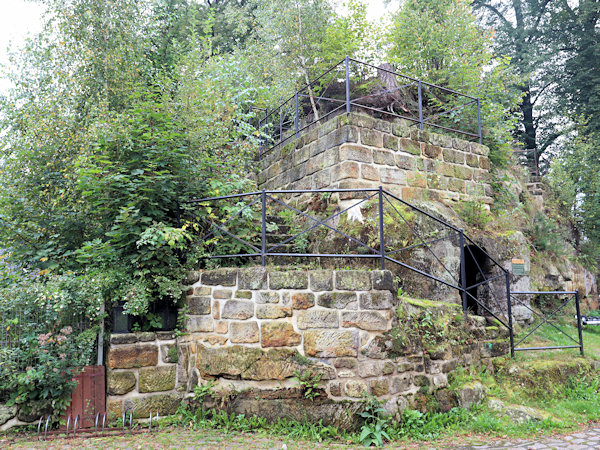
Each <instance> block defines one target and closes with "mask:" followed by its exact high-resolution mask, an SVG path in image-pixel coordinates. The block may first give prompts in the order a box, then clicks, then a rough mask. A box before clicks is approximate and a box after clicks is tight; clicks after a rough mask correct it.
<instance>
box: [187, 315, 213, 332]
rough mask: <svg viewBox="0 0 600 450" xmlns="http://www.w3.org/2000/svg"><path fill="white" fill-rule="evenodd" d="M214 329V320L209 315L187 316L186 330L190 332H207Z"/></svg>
mask: <svg viewBox="0 0 600 450" xmlns="http://www.w3.org/2000/svg"><path fill="white" fill-rule="evenodd" d="M214 329H215V321H214V319H213V318H212V317H210V316H188V319H187V324H186V331H188V332H190V333H207V332H210V331H213V330H214Z"/></svg>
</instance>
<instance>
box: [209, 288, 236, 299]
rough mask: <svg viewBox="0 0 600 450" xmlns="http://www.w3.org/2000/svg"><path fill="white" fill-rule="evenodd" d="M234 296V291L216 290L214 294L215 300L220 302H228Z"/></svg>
mask: <svg viewBox="0 0 600 450" xmlns="http://www.w3.org/2000/svg"><path fill="white" fill-rule="evenodd" d="M232 295H233V291H232V290H231V289H215V290H213V293H212V296H213V298H216V299H219V300H227V299H229V298H231V296H232Z"/></svg>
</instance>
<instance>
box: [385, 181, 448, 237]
mask: <svg viewBox="0 0 600 450" xmlns="http://www.w3.org/2000/svg"><path fill="white" fill-rule="evenodd" d="M383 193H384V194H387V195H389V196H390V197H392V198H395V199H396V200H398V201H399V202H401V203H403V204H405V205H406V206H408V207H409V208H412V209H414V210H415V211H419V212H420V213H421V214H425V215H426V216H427V217H429V218H431V219H433V220H435V221H436V222H438V223H441V224H442V225H444V226H447V227H448V228H451V229H453V230H454V231H456V232H459V233H460V229H459V228H457V227H455V226H454V225H451V224H449V223H447V222H444V221H443V220H442V219H438V218H437V217H435V216H433V215H431V214H429V213H428V212H426V211H423V210H422V209H420V208H418V207H416V206H415V205H411V204H410V203H408V202H406V201H404V200H402V199H401V198H400V197H396V196H395V195H394V194H392V193H391V192H388V191H386V190H384V191H383Z"/></svg>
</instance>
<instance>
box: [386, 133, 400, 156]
mask: <svg viewBox="0 0 600 450" xmlns="http://www.w3.org/2000/svg"><path fill="white" fill-rule="evenodd" d="M399 142H400V139H398V138H397V137H396V136H391V135H389V134H384V135H383V147H384V148H388V149H390V150H393V151H395V152H396V151H398V147H399V146H400V145H399Z"/></svg>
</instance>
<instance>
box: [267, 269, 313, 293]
mask: <svg viewBox="0 0 600 450" xmlns="http://www.w3.org/2000/svg"><path fill="white" fill-rule="evenodd" d="M269 288H270V289H274V290H277V289H307V288H308V274H307V273H306V272H303V271H299V270H298V271H294V270H290V271H286V272H270V273H269Z"/></svg>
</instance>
